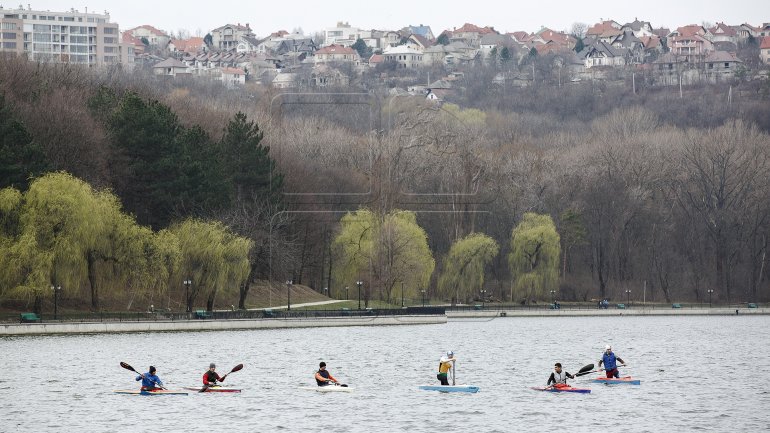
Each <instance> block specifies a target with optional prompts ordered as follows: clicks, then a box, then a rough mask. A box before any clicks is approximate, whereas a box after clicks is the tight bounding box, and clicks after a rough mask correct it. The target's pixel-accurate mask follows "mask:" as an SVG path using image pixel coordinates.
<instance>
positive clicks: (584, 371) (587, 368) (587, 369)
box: [545, 364, 594, 389]
mask: <svg viewBox="0 0 770 433" xmlns="http://www.w3.org/2000/svg"><path fill="white" fill-rule="evenodd" d="M593 369H594V365H593V364H588V365H586V366H585V367H583V368H581V369H580V370H579V371H578V372H577V373H575V374H574V375H573V377H578V376H582V375H584V374H588V373H592V371H591V370H593ZM554 386H556V384H555V383H554V384H553V385H548V386H547V387H546V388H545V389H551V388H553V387H554Z"/></svg>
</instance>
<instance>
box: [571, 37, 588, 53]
mask: <svg viewBox="0 0 770 433" xmlns="http://www.w3.org/2000/svg"><path fill="white" fill-rule="evenodd" d="M572 36H574V37H575V52H576V53H579V52H581V51H583V49H584V48H585V47H586V45H585V43H583V38H581V37H579V36H577V35H572Z"/></svg>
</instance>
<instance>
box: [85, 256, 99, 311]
mask: <svg viewBox="0 0 770 433" xmlns="http://www.w3.org/2000/svg"><path fill="white" fill-rule="evenodd" d="M87 260H88V283H89V285H90V286H91V310H92V311H99V288H98V287H97V286H96V269H95V266H96V257H94V253H93V252H91V251H89V252H88V258H87Z"/></svg>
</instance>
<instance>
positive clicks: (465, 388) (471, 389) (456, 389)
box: [420, 385, 479, 393]
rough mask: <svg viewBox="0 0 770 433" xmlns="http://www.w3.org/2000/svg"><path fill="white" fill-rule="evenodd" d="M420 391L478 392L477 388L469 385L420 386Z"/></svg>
mask: <svg viewBox="0 0 770 433" xmlns="http://www.w3.org/2000/svg"><path fill="white" fill-rule="evenodd" d="M420 389H421V390H423V391H439V392H469V393H477V392H479V387H478V386H470V385H420Z"/></svg>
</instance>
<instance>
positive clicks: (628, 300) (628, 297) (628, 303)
mask: <svg viewBox="0 0 770 433" xmlns="http://www.w3.org/2000/svg"><path fill="white" fill-rule="evenodd" d="M626 305H631V290H630V289H626Z"/></svg>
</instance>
